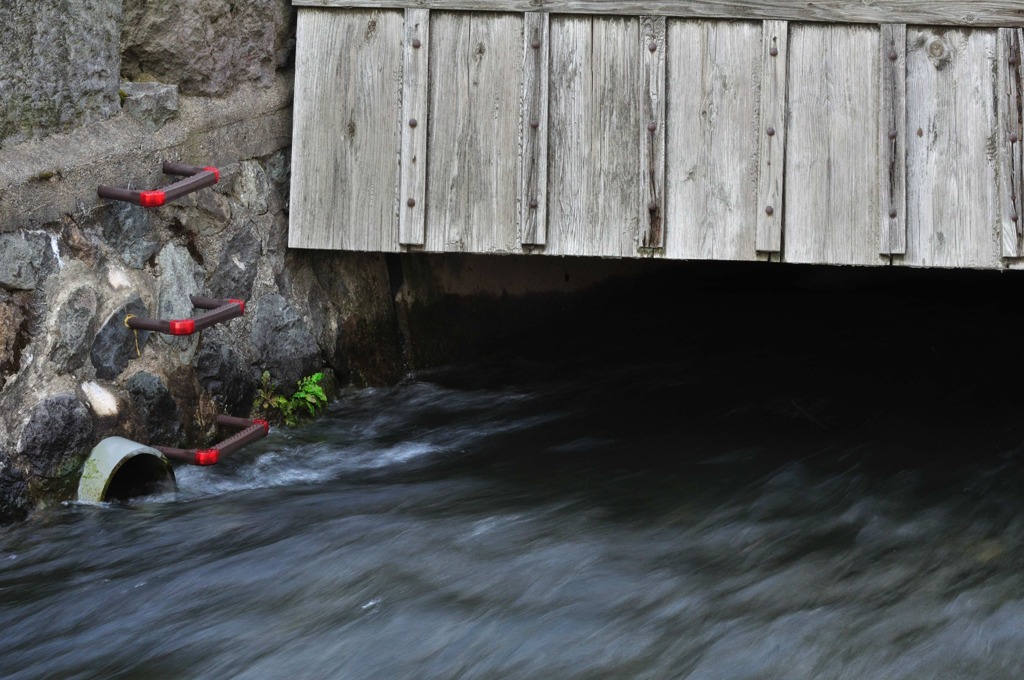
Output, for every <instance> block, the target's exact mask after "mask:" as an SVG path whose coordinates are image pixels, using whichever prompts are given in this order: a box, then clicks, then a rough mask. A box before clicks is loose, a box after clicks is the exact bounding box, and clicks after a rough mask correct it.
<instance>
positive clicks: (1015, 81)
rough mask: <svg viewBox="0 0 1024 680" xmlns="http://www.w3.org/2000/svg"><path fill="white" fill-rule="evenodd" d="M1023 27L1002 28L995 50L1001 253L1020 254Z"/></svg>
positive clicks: (1023, 177)
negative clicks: (1021, 63)
mask: <svg viewBox="0 0 1024 680" xmlns="http://www.w3.org/2000/svg"><path fill="white" fill-rule="evenodd" d="M1021 43H1022V41H1021V29H1019V28H1001V29H999V42H998V44H997V53H996V77H997V81H996V82H997V83H998V85H999V91H998V92H997V96H998V97H999V101H998V102H997V108H996V111H997V113H998V116H999V121H998V126H999V137H998V148H999V170H1000V173H999V178H1000V183H999V189H1000V193H1001V194H1002V198H1001V200H1000V204H1001V206H1002V209H1001V213H1000V216H999V218H1000V222H1001V232H1002V255H1003V257H1004V258H1016V257H1021V255H1022V253H1021V247H1020V245H1021V244H1020V237H1021V219H1022V216H1024V213H1022V212H1021V211H1022V210H1024V205H1022V196H1021V191H1022V190H1024V166H1022V155H1024V154H1022V150H1021V147H1022V146H1024V141H1022V140H1024V129H1022V127H1021V107H1022V105H1024V99H1022V96H1021V95H1022V92H1021V90H1022V83H1021V65H1020V61H1021Z"/></svg>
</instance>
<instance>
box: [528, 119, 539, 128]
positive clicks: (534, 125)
mask: <svg viewBox="0 0 1024 680" xmlns="http://www.w3.org/2000/svg"><path fill="white" fill-rule="evenodd" d="M530 127H532V128H533V129H534V130H536V129H537V128H539V127H540V121H539V120H531V121H530Z"/></svg>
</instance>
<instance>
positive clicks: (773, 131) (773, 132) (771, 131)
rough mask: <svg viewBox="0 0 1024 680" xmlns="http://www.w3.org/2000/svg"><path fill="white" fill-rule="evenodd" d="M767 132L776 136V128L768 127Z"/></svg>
mask: <svg viewBox="0 0 1024 680" xmlns="http://www.w3.org/2000/svg"><path fill="white" fill-rule="evenodd" d="M765 132H767V133H768V136H769V137H774V136H775V128H773V127H770V128H768V129H767V130H765Z"/></svg>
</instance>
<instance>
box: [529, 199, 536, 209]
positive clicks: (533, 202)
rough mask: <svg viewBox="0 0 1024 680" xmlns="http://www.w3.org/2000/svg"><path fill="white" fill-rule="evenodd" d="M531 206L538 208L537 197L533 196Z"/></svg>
mask: <svg viewBox="0 0 1024 680" xmlns="http://www.w3.org/2000/svg"><path fill="white" fill-rule="evenodd" d="M530 207H531V208H536V207H537V199H536V198H531V199H530Z"/></svg>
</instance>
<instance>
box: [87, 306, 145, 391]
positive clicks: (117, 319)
mask: <svg viewBox="0 0 1024 680" xmlns="http://www.w3.org/2000/svg"><path fill="white" fill-rule="evenodd" d="M128 314H134V315H135V316H149V315H150V314H149V311H148V310H147V309H146V306H145V305H144V304H142V298H140V297H139V296H138V295H137V294H136V295H134V296H132V298H131V299H130V300H129V301H128V302H127V304H125V305H123V306H121V307H120V308H118V309H117V310H116V311H115V312H114V313H113V314H111V315H110V316H109V317H107V319H106V320H105V321H104V322H103V325H102V326H101V327H100V330H99V332H98V333H96V337H95V339H94V340H93V343H92V351H91V356H92V365H93V366H95V367H96V377H98V378H101V379H103V380H113V379H114V378H116V377H117V376H119V375H121V373H122V372H124V369H126V368H127V367H128V362H129V361H131V360H132V359H134V358H135V357H136V356H138V352H137V351H136V347H135V341H136V333H135V332H134V331H132V330H131V329H130V328H128V327H127V326H125V325H124V320H125V318H126V317H127V315H128ZM148 340H149V332H148V331H139V333H138V343H139V346H138V350H139V351H141V350H142V349H144V348H145V347H146V342H147V341H148Z"/></svg>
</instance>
